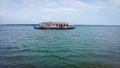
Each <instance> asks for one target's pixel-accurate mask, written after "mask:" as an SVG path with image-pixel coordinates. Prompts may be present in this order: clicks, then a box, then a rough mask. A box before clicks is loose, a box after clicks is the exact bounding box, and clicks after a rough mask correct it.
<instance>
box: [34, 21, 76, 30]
mask: <svg viewBox="0 0 120 68" xmlns="http://www.w3.org/2000/svg"><path fill="white" fill-rule="evenodd" d="M34 28H35V29H74V28H75V26H72V25H69V24H68V23H66V22H43V23H40V24H39V26H34Z"/></svg>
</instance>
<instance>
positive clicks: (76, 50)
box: [0, 26, 120, 68]
mask: <svg viewBox="0 0 120 68" xmlns="http://www.w3.org/2000/svg"><path fill="white" fill-rule="evenodd" d="M0 68H120V27H119V26H76V28H75V29H72V30H50V29H47V30H36V29H34V28H33V27H32V26H0Z"/></svg>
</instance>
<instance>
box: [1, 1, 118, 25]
mask: <svg viewBox="0 0 120 68" xmlns="http://www.w3.org/2000/svg"><path fill="white" fill-rule="evenodd" d="M46 21H53V22H54V21H57V22H63V21H64V22H69V23H70V24H84V25H85V24H87V25H120V0H0V24H29V23H30V24H37V23H39V22H46Z"/></svg>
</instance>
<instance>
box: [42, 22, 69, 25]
mask: <svg viewBox="0 0 120 68" xmlns="http://www.w3.org/2000/svg"><path fill="white" fill-rule="evenodd" d="M41 24H47V25H51V24H52V25H55V24H68V23H66V22H43V23H41Z"/></svg>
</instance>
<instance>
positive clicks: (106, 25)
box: [0, 24, 120, 27]
mask: <svg viewBox="0 0 120 68" xmlns="http://www.w3.org/2000/svg"><path fill="white" fill-rule="evenodd" d="M38 25H39V24H0V26H38ZM75 26H118V27H120V25H82V24H81V25H75Z"/></svg>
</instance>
